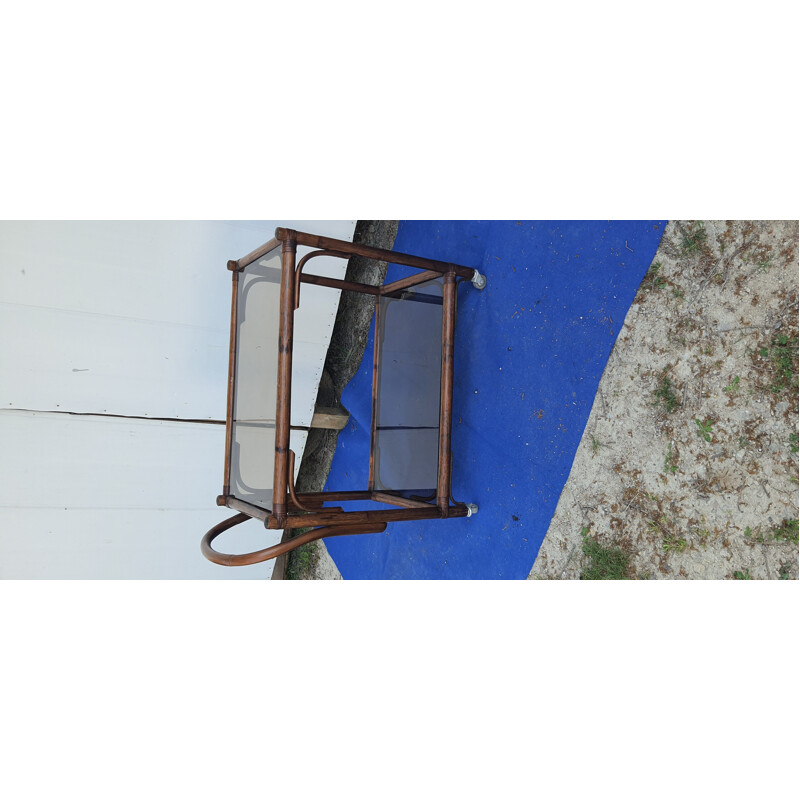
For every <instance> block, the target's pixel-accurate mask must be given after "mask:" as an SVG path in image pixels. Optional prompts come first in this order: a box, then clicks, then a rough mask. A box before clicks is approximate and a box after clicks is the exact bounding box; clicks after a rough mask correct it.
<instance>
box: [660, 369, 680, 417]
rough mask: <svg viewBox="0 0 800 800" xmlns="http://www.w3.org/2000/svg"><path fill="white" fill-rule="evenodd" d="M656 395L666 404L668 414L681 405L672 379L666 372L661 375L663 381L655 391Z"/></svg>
mask: <svg viewBox="0 0 800 800" xmlns="http://www.w3.org/2000/svg"><path fill="white" fill-rule="evenodd" d="M655 396H656V397H657V398H658V400H660V401H661V402H662V403H663V404H664V407H665V408H666V409H667V413H668V414H672V412H673V411H675V410H676V409H677V408H678V406H679V405H680V401H679V400H678V397H677V395H676V394H675V390H674V389H673V388H672V381H671V380H670V379H669V377H668V376H667V375H666V374H665V375H662V376H661V383H660V384H659V386H658V389H656V391H655Z"/></svg>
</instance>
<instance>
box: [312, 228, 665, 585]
mask: <svg viewBox="0 0 800 800" xmlns="http://www.w3.org/2000/svg"><path fill="white" fill-rule="evenodd" d="M665 226H666V221H663V220H654V221H636V222H576V221H571V222H525V221H521V222H517V221H502V222H467V221H457V222H436V221H424V222H415V221H411V222H401V223H400V227H399V231H398V235H397V239H396V241H395V245H394V249H395V250H397V251H399V252H404V253H412V254H414V255H421V256H426V257H430V258H435V259H440V260H442V261H452V262H455V263H459V264H463V265H465V266H468V267H474V268H476V269H478V270H479V271H480V272H482V273H484V274H485V275H486V277H487V280H488V284H487V287H486V289H484V290H483V291H477V290H476V289H474V288H473V287H472V285H471V284H470V283H468V282H465V283H463V284H460V285H459V288H458V322H457V328H456V352H455V386H454V407H453V470H454V475H453V496H454V497H455V499H456V500H458V501H459V502H471V503H476V504H477V505H478V506H479V509H480V511H479V513H478V514H477V515H476V516H473V517H471V518H465V519H449V520H426V521H421V522H398V523H391V524H389V526H388V527H387V529H386V532H385V533H380V534H367V535H359V536H342V537H337V538H334V539H327V540H326V544H327V547H328V550H329V552H330V554H331V556H332V557H333V559H334V561H335V562H336V565H337V566H338V568H339V570H340V571H341V573H342V576H343V577H344V578H345V579H358V578H362V579H366V578H372V579H375V578H405V579H414V578H427V579H430V578H438V579H464V578H485V579H488V578H495V579H497V578H499V579H521V578H525V577H526V576H527V575H528V573H529V572H530V569H531V567H532V566H533V562H534V560H535V558H536V554H537V552H538V550H539V547H540V545H541V543H542V540H543V538H544V536H545V533H546V532H547V528H548V526H549V524H550V519H551V517H552V515H553V512H554V511H555V508H556V504H557V502H558V498H559V495H560V494H561V490H562V489H563V487H564V483H565V482H566V480H567V477H568V475H569V471H570V468H571V466H572V461H573V458H574V456H575V451H576V449H577V447H578V443H579V442H580V440H581V436H582V435H583V431H584V428H585V426H586V421H587V419H588V417H589V412H590V411H591V408H592V404H593V401H594V397H595V393H596V391H597V386H598V383H599V381H600V377H601V376H602V374H603V370H604V369H605V366H606V362H607V360H608V357H609V354H610V353H611V348H612V347H613V345H614V342H615V341H616V337H617V335H618V334H619V331H620V328H621V326H622V323H623V321H624V319H625V315H626V314H627V312H628V308H629V307H630V304H631V302H632V301H633V298H634V295H635V294H636V290H637V288H638V287H639V284H640V283H641V281H642V278H643V277H644V275H645V273H646V272H647V269H648V267H649V266H650V263H651V261H652V259H653V256H654V254H655V252H656V249H657V247H658V244H659V242H660V240H661V236H662V233H663V231H664V228H665ZM411 271H412V270H409V269H407V268H404V267H398V266H397V265H390V266H389V272H388V275H387V281H391V280H395V279H397V278H400V277H403V276H405V275H407V274H409V273H410V272H411ZM373 336H374V331H373V330H371V331H370V339H369V342H368V345H367V350H366V353H365V356H364V360H363V362H362V364H361V367H360V368H359V371H358V373H357V374H356V376H355V377H354V378H353V380H352V381H351V382H350V384H349V385H348V386H347V388H346V389H345V392H344V395H343V397H342V402H343V404H344V405H345V406H346V407H347V409H348V411H349V412H350V415H351V421H350V424H349V425H348V426H347V427H346V428H345V430H343V431H342V432H341V433H340V435H339V441H338V445H337V449H336V454H335V456H334V460H333V466H332V468H331V472H330V475H329V477H328V482H327V484H326V487H325V488H326V490H329V491H333V490H344V489H363V488H366V486H367V481H368V467H369V432H370V415H371V401H370V387H371V382H372V342H373ZM378 507H379V506H376V505H374V504H367V505H360V506H359V505H357V504H351V505H348V506H347V508H348V509H351V508H378Z"/></svg>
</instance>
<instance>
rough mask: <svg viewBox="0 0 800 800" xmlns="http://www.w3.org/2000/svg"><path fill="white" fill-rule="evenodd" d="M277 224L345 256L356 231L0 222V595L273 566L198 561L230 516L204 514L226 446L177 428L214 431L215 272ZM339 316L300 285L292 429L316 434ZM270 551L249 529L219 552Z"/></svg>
mask: <svg viewBox="0 0 800 800" xmlns="http://www.w3.org/2000/svg"><path fill="white" fill-rule="evenodd" d="M279 225H281V226H284V227H291V228H296V229H298V230H306V231H310V232H313V233H319V234H322V235H325V236H332V237H335V238H339V239H345V240H348V241H349V240H352V236H353V232H354V229H355V221H343V222H319V221H303V220H280V221H264V222H0V337H1V338H0V442H2V447H1V448H0V578H261V579H263V578H267V577H269V575H270V574H271V571H272V563H273V562H268V563H266V564H261V565H253V566H250V567H242V568H237V569H233V568H226V567H220V566H217V565H215V564H211V563H210V562H208V561H206V560H205V559H204V558H203V557H202V555H201V554H200V538H201V536H202V535H203V533H204V532H205V531H206V530H208V529H209V528H210V527H212V526H213V525H214V524H216V523H217V522H220V521H221V520H222V519H224V518H225V517H226V516H228V515H230V514H231V513H232V512H230V511H229V510H227V509H220V508H218V507H217V506H216V505H215V503H214V501H215V498H216V496H217V495H218V494H219V492H220V490H221V488H222V471H223V461H224V436H225V431H224V426H222V425H212V424H199V423H190V422H181V421H179V420H191V419H198V420H203V419H209V420H223V419H224V417H225V403H226V396H227V374H228V337H229V331H230V299H231V274H230V272H229V271H228V270H227V269H226V263H227V261H228V260H229V259H231V258H240V257H241V256H243V255H245V254H246V253H248V252H250V251H252V250H253V249H255V248H256V247H258V246H259V245H261V244H263V243H264V242H266V241H268V240H269V239H270V238H272V235H273V233H274V229H275V228H276V227H277V226H279ZM306 252H308V249H307V248H300V249H299V251H298V259H299V258H300V257H302V255H303V254H304V253H306ZM346 266H347V262H346V260H343V259H336V258H315V259H312V260H311V261H310V262H309V265H308V269H307V271H308V272H310V273H315V274H321V275H327V276H330V277H343V275H344V272H345V269H346ZM338 300H339V292H338V291H335V290H331V289H322V288H321V287H315V286H308V285H305V286H303V289H302V292H301V307H300V309H299V311H298V312H297V314H296V335H295V354H294V368H293V376H294V377H293V392H292V421H293V423H294V424H296V425H309V424H310V421H311V417H312V415H313V409H314V401H315V399H316V393H317V388H318V386H319V379H320V376H321V373H322V368H323V364H324V360H325V354H326V352H327V347H328V344H329V341H330V335H331V332H332V329H333V324H334V321H335V318H336V310H337V308H338ZM24 409H32V410H33V411H36V412H61V413H29V412H26V411H25V410H24ZM63 412H76V413H79V414H91V415H97V414H118V415H127V416H140V417H164V418H170V419H172V418H174V419H175V420H176V421H175V422H161V421H158V420H132V419H111V418H108V417H101V416H73V415H71V414H66V413H63ZM304 447H305V434H294V433H293V439H292V448H293V449H294V450H295V452H296V453H297V454H298V456H302V452H303V449H304ZM298 462H299V459H298ZM298 468H299V463H298ZM279 537H280V532H268V531H266V530H265V529H264V527H263V525H262V524H261V523H260V522H257V521H252V522H248V523H245V524H244V525H241V526H237V527H236V528H234V529H233V530H232V531H229V532H226V533H225V534H223V536H222V537H220V539H219V540H218V544H219V547H220V549H222V550H225V551H228V552H248V551H251V550H256V549H261V548H263V547H267V546H269V545H270V544H274V543H275V542H276V541H278V539H279Z"/></svg>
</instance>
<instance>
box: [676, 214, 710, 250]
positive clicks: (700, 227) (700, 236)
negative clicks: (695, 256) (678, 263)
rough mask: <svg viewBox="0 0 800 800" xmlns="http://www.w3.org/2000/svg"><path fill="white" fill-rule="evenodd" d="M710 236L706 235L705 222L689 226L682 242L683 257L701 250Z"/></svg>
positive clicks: (693, 223)
mask: <svg viewBox="0 0 800 800" xmlns="http://www.w3.org/2000/svg"><path fill="white" fill-rule="evenodd" d="M707 238H708V234H707V233H706V226H705V224H704V223H703V222H700V221H697V222H692V223H690V224H689V227H688V229H687V230H686V231H684V233H683V241H682V242H681V250H682V251H683V255H685V256H687V255H689V254H690V253H694V252H695V251H696V250H699V249H700V247H701V246H702V245H703V244H705V241H706V239H707Z"/></svg>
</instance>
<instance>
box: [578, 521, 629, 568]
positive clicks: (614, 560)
mask: <svg viewBox="0 0 800 800" xmlns="http://www.w3.org/2000/svg"><path fill="white" fill-rule="evenodd" d="M588 531H589V529H588V528H584V529H583V530H582V531H581V536H582V537H583V553H584V555H585V556H587V557H588V558H589V562H590V563H589V566H588V567H587V568H586V569H584V570H583V571H582V572H581V580H584V581H623V580H626V579H627V578H628V572H629V569H630V556H629V555H628V554H627V553H626V552H625V551H624V550H623V549H622V548H621V547H614V546H611V547H603V545H601V544H600V543H599V542H598V541H597V540H596V539H592V538H591V537H590V536H587V535H586V534H587V533H588Z"/></svg>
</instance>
